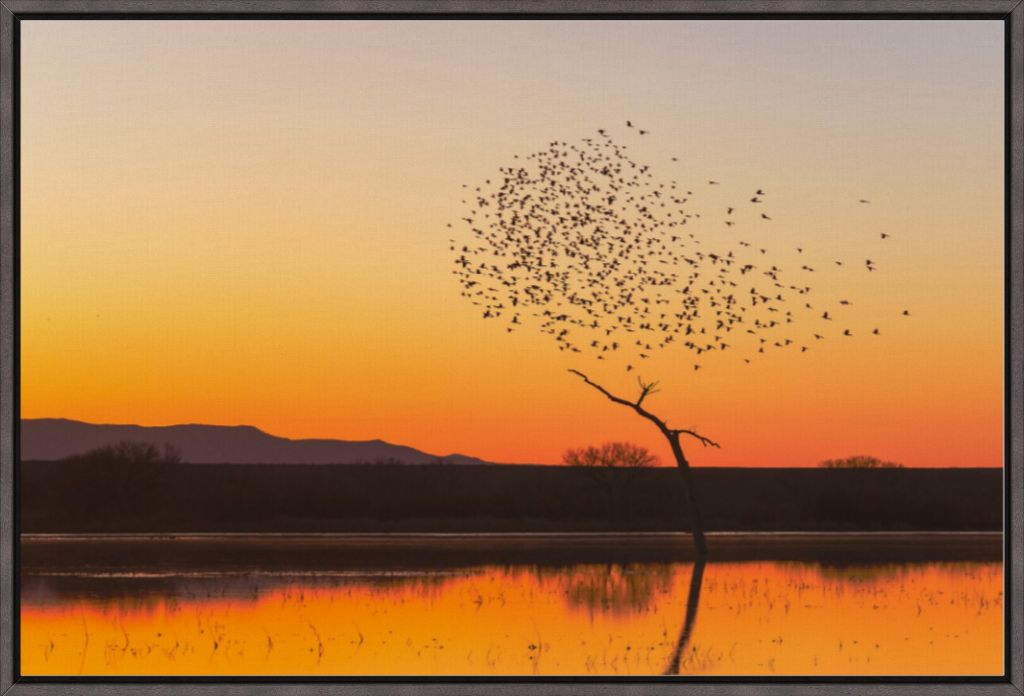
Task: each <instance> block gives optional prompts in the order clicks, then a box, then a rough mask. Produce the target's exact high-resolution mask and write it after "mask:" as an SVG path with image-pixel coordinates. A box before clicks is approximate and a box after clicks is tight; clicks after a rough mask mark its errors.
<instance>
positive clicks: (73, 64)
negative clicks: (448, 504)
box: [21, 21, 1003, 466]
mask: <svg viewBox="0 0 1024 696" xmlns="http://www.w3.org/2000/svg"><path fill="white" fill-rule="evenodd" d="M1002 31H1003V25H1002V23H1000V22H995V21H993V22H981V21H978V22H957V23H952V22H939V21H920V22H918V21H900V22H871V21H865V22H841V23H840V22H835V23H828V22H731V21H730V22H516V23H501V22H423V23H419V22H341V21H339V22H298V21H297V22H292V21H289V22H255V21H250V22H208V23H203V22H169V21H163V22H123V23H119V22H110V23H108V22H100V21H97V22H73V23H72V22H59V21H45V22H44V21H27V22H24V23H23V28H22V59H21V69H22V75H21V85H22V108H21V114H22V149H21V156H22V171H21V174H22V179H21V187H22V190H21V193H22V201H21V203H22V207H21V222H22V228H21V234H22V237H21V245H22V246H21V263H22V269H21V270H22V275H21V284H22V314H21V321H22V363H21V364H22V383H21V384H22V415H23V416H24V417H27V418H34V417H68V418H76V419H81V420H86V421H92V422H118V423H125V422H131V423H140V424H146V425H157V424H171V423H181V422H203V423H218V424H242V423H244V424H251V425H255V426H257V427H260V428H262V429H264V430H266V431H268V432H271V433H273V434H277V435H283V436H288V437H338V438H347V439H372V438H381V439H385V440H388V441H391V442H396V443H402V444H407V445H411V446H415V447H418V448H420V449H423V450H426V451H429V452H432V453H437V454H447V453H451V452H461V453H465V454H472V455H475V456H479V457H483V458H486V459H490V460H495V461H509V462H542V463H547V462H556V461H558V459H559V456H560V454H561V452H562V451H563V450H564V449H565V448H567V447H570V446H580V445H584V444H590V443H595V442H599V441H604V440H609V439H629V440H634V441H636V442H640V443H642V444H645V445H648V446H651V447H653V448H655V449H656V451H657V452H658V453H659V454H661V455H662V457H666V456H667V451H666V449H665V448H664V447H663V445H662V443H660V442H659V440H658V436H657V433H656V432H655V431H654V430H653V429H652V428H651V426H650V425H649V424H648V423H646V422H643V421H641V420H639V419H638V418H636V417H635V416H633V415H631V414H629V413H628V412H626V411H624V410H623V409H622V408H621V407H617V406H614V405H612V404H610V403H608V402H606V401H604V400H603V399H602V398H601V397H600V396H599V395H597V394H596V393H594V392H592V391H590V390H589V389H587V388H586V387H585V386H584V385H582V384H580V383H579V382H578V381H576V380H575V379H574V378H572V377H571V376H570V375H568V374H567V372H566V369H567V368H569V367H576V368H579V369H583V370H586V371H589V372H591V373H593V376H594V377H595V378H597V379H600V380H601V381H602V382H604V383H606V384H607V386H608V387H609V388H611V389H614V390H617V391H622V392H624V393H628V392H629V391H630V390H631V389H632V388H633V386H634V385H633V382H632V380H631V379H628V378H626V376H625V375H624V374H622V373H621V371H617V370H612V369H611V368H610V367H606V368H605V369H604V370H602V369H601V367H602V365H601V364H600V363H596V364H595V363H593V362H591V361H586V360H584V359H579V360H576V361H574V360H572V359H569V358H568V357H567V356H566V355H565V354H564V353H560V352H559V351H558V350H557V349H556V346H555V344H554V342H553V341H551V340H550V339H549V337H548V336H544V335H541V334H539V333H537V332H529V331H521V332H518V333H515V334H507V333H506V332H505V331H504V328H503V327H501V326H499V325H497V324H492V323H489V322H484V321H481V319H480V314H479V312H478V311H477V309H476V308H475V307H473V306H472V305H470V304H469V303H468V302H466V301H465V300H464V298H462V297H460V296H459V289H460V288H459V285H458V283H457V281H456V280H455V278H454V277H453V276H452V275H451V273H450V271H451V267H452V266H451V256H450V253H449V251H448V244H447V239H448V236H449V234H448V233H449V230H447V229H446V227H445V225H446V224H447V223H448V222H449V221H452V220H455V219H457V218H458V216H459V213H460V212H461V210H462V207H461V205H460V203H459V201H460V200H461V197H462V192H461V185H462V183H465V182H479V181H481V180H483V179H484V178H487V177H490V176H493V175H494V174H495V173H496V172H497V169H498V167H502V166H507V165H509V164H510V163H511V158H512V156H513V155H514V154H517V153H529V152H533V151H535V150H537V149H540V148H543V147H544V146H545V145H546V144H547V143H548V142H549V141H550V140H552V139H556V138H557V139H563V140H572V141H577V140H579V139H580V138H583V137H588V136H590V135H592V134H593V131H594V130H595V129H596V128H599V127H606V128H612V127H613V126H615V125H616V124H621V123H623V122H624V120H625V119H626V118H630V119H632V120H634V121H635V122H637V123H641V124H644V125H646V126H647V127H648V128H650V130H651V131H652V134H653V135H652V137H651V138H649V139H648V140H647V141H645V142H643V143H640V142H636V143H633V142H631V143H630V147H631V148H633V149H632V150H631V151H632V152H633V156H634V157H636V158H637V159H641V160H643V161H646V162H649V163H651V165H652V167H654V168H655V169H656V171H658V172H659V174H662V173H663V175H664V176H666V177H672V178H678V179H679V180H680V181H681V182H695V183H694V184H693V185H694V186H696V184H697V183H700V182H703V181H705V180H707V179H709V178H714V179H716V180H719V181H721V182H722V186H721V187H720V190H716V191H715V193H714V196H712V195H711V193H710V192H706V193H705V192H704V191H701V192H700V193H699V196H702V197H703V198H701V199H700V200H701V201H704V202H706V204H707V205H718V204H724V203H728V202H729V201H731V200H732V198H731V197H736V196H744V195H746V194H747V193H748V192H750V191H752V190H754V189H756V188H758V187H766V188H768V189H769V193H770V194H771V210H772V213H773V218H774V219H775V225H774V227H773V228H772V230H771V232H770V233H769V232H767V231H765V232H751V234H752V235H761V236H760V237H756V238H757V241H759V242H761V243H764V244H766V245H772V246H773V247H774V248H779V249H791V248H793V247H795V246H796V245H797V244H800V245H802V246H803V247H805V248H806V251H805V257H806V258H807V259H809V260H811V261H813V262H815V263H817V262H821V263H828V261H829V260H830V259H831V258H833V257H834V256H835V257H837V258H853V259H857V258H861V256H860V255H861V254H864V255H870V257H871V258H873V259H875V261H876V262H877V263H878V265H879V269H880V270H879V272H878V273H875V274H871V276H870V277H868V274H866V273H864V272H863V271H862V270H861V269H852V268H851V269H848V270H842V271H841V272H840V271H836V272H833V273H831V274H829V275H828V276H824V274H823V277H821V278H819V279H818V283H819V286H820V289H821V291H822V292H823V293H825V294H827V295H830V296H833V297H838V296H849V297H850V299H852V300H854V301H855V309H856V312H851V313H850V315H849V323H848V325H849V326H850V327H851V328H852V329H853V331H854V333H855V337H854V338H853V339H848V340H845V341H832V342H823V343H822V345H820V346H815V350H813V351H810V352H808V353H806V354H802V355H800V354H794V353H788V354H786V353H779V354H776V355H771V356H769V357H768V358H766V359H764V360H762V361H760V362H759V363H758V364H755V365H753V366H745V365H744V364H743V363H742V360H741V359H740V357H739V356H738V355H732V356H730V355H729V354H727V353H726V354H722V355H718V356H715V359H708V360H706V361H704V362H703V369H702V370H701V371H700V372H699V373H696V374H695V373H694V372H693V371H692V360H690V356H689V355H688V354H686V355H684V354H683V353H685V351H682V350H679V351H678V352H674V351H672V350H666V351H664V352H663V353H661V354H660V355H658V356H656V357H655V359H653V360H651V361H650V365H645V366H644V368H643V372H642V374H643V375H644V376H645V377H648V378H650V379H660V380H661V382H662V386H663V391H662V393H660V394H658V395H657V396H654V397H652V398H651V401H650V402H649V406H650V407H651V408H652V409H653V410H655V411H656V412H658V413H660V414H662V415H663V416H664V417H665V418H666V419H668V420H669V421H670V423H672V424H675V425H677V426H679V427H693V428H696V429H698V430H700V431H701V432H702V433H704V434H706V435H708V436H711V437H713V438H715V439H716V440H718V441H719V442H721V443H722V445H723V447H722V449H721V450H720V451H707V450H700V449H698V448H699V445H696V444H694V446H693V447H691V448H690V455H691V460H692V461H693V463H694V464H695V465H697V466H716V465H740V466H813V465H815V464H816V463H817V462H819V461H820V460H822V459H826V458H832V457H837V456H844V455H849V454H856V453H864V454H872V455H876V456H879V457H883V458H886V459H892V460H896V461H899V462H903V463H904V464H906V465H907V466H1000V465H1001V463H1002V437H1003V435H1002V413H1003V411H1002V409H1003V400H1002V376H1003V372H1002V370H1003V367H1002V365H1003V351H1002V345H1003V323H1002V321H1003V292H1002V288H1003V284H1002V283H1003V281H1002V270H1003V265H1002V264H1003V243H1002V239H1003V215H1002V210H1003V208H1002V206H1003V178H1002V165H1003V160H1002V157H1003V120H1002V119H1003V112H1002V104H1003V73H1002V65H1003V63H1002V51H1003V39H1002ZM612 130H613V131H614V128H612ZM669 155H673V156H676V155H678V156H679V159H680V161H679V162H676V163H673V162H671V161H670V159H669ZM860 198H866V199H870V200H871V205H869V206H865V205H859V204H858V203H857V200H858V199H860ZM879 231H886V232H889V233H891V234H892V235H893V237H892V239H891V240H889V241H887V242H886V244H885V246H880V245H879V244H878V232H879ZM707 233H709V234H710V231H709V232H707ZM716 233H717V232H716ZM782 260H783V261H795V259H793V258H790V257H788V256H786V255H785V254H783V256H782ZM904 307H907V308H910V309H912V312H913V316H912V317H910V318H902V317H900V316H899V312H900V311H901V310H902V309H903V308H904ZM874 326H878V327H880V328H881V329H882V334H883V335H882V336H880V337H877V338H868V337H866V336H864V334H865V333H866V332H869V331H870V329H871V328H873V327H874Z"/></svg>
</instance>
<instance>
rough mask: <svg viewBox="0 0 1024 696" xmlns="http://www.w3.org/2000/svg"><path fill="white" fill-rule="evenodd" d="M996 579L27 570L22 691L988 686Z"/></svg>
mask: <svg viewBox="0 0 1024 696" xmlns="http://www.w3.org/2000/svg"><path fill="white" fill-rule="evenodd" d="M1002 588H1003V577H1002V565H1001V564H1000V563H987V562H964V563H910V564H884V565H866V564H858V565H850V566H828V565H822V564H818V563H804V562H774V561H756V562H711V563H707V564H706V565H705V564H696V565H695V564H693V563H642V564H626V565H623V564H612V565H607V564H583V565H573V566H566V567H559V568H553V567H536V566H522V565H514V566H486V567H479V568H470V569H465V570H459V571H451V572H444V571H435V570H430V571H404V572H393V571H388V572H372V571H344V572H335V573H330V572H327V573H325V572H316V573H309V574H305V575H302V574H295V573H289V572H281V571H277V572H265V573H259V572H257V573H245V574H233V573H223V572H209V573H202V572H200V573H188V574H175V573H158V574H151V575H149V576H138V575H128V574H109V573H107V574H95V575H86V576H83V575H81V574H69V573H43V574H36V575H29V576H27V577H25V578H24V582H23V591H22V614H21V618H22V624H21V630H22V673H23V674H26V675H76V674H93V675H97V674H118V675H144V674H146V675H174V674H178V675H182V674H189V675H214V674H217V675H244V674H252V675H258V674H278V675H282V674H297V675H342V674H349V675H373V674H409V675H417V674H419V675H441V674H452V675H454V674H477V675H516V674H525V675H530V674H539V675H543V674H572V675H658V674H682V675H868V674H878V675H897V674H905V675H915V674H916V675H923V674H929V675H955V674H969V675H992V674H1001V673H1002V659H1003V658H1002V651H1003V642H1002V618H1003V592H1002Z"/></svg>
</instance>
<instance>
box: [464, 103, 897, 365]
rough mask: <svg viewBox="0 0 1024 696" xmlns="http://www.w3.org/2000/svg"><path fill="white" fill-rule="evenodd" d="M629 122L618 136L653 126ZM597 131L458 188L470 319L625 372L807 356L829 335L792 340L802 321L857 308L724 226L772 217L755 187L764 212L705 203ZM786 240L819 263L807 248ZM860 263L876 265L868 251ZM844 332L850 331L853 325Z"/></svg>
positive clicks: (804, 269)
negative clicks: (664, 361)
mask: <svg viewBox="0 0 1024 696" xmlns="http://www.w3.org/2000/svg"><path fill="white" fill-rule="evenodd" d="M624 121H625V124H626V128H627V129H628V130H625V131H624V132H625V133H626V134H627V135H632V137H634V138H635V137H637V135H647V134H648V131H646V130H644V129H639V128H637V127H636V126H635V124H634V123H633V122H632V120H625V119H624ZM620 123H621V121H620ZM596 132H597V134H598V135H599V136H601V137H583V138H581V139H580V140H578V141H573V142H570V141H566V140H552V141H549V142H548V143H547V144H546V145H545V146H543V147H540V148H538V149H537V150H536V151H535V152H532V153H529V154H524V153H520V154H517V155H514V156H513V158H512V159H513V160H514V161H512V163H511V164H510V165H509V166H504V167H500V168H499V169H498V172H497V176H492V177H491V178H489V179H484V182H483V183H482V184H481V185H480V186H479V187H469V186H468V185H467V184H463V188H467V189H469V190H467V191H464V192H463V195H465V196H466V197H465V202H464V205H465V206H466V208H467V210H466V213H465V214H464V215H463V216H462V217H461V218H459V219H460V220H461V222H460V223H457V225H458V226H459V228H460V229H461V230H462V238H459V234H460V232H459V231H458V230H456V231H453V232H452V233H451V234H452V236H455V237H456V238H457V239H456V240H452V241H451V242H450V249H451V251H452V252H453V254H454V259H453V260H454V267H453V269H452V271H451V272H452V273H453V274H454V275H455V276H456V277H457V279H458V281H459V283H460V285H461V292H462V295H463V296H465V297H466V298H468V300H469V301H470V302H471V303H472V304H473V305H475V306H477V307H478V308H479V310H480V315H478V316H482V317H484V318H485V319H487V320H488V321H492V322H498V323H500V324H503V325H504V327H505V328H506V330H507V331H511V330H512V329H513V328H515V329H517V330H518V329H521V328H525V327H527V326H529V327H531V328H535V329H537V330H538V331H540V332H541V333H544V334H546V335H548V336H550V337H551V338H552V339H553V340H554V342H555V343H556V344H557V347H558V349H559V350H560V351H563V352H564V353H565V354H566V355H577V354H586V355H590V356H593V357H595V358H596V359H600V360H604V361H606V362H609V363H614V364H616V365H617V366H619V367H620V369H621V368H622V367H624V368H625V371H626V372H633V371H635V370H636V369H637V368H636V366H637V365H640V364H644V365H646V364H649V363H648V362H640V363H638V362H637V361H638V360H639V361H649V360H651V359H652V358H653V352H654V351H655V350H669V349H672V350H677V351H679V350H686V351H689V352H690V353H692V354H694V355H695V356H702V357H701V361H700V362H699V363H696V362H695V363H693V364H694V370H695V371H697V370H700V369H701V367H702V366H704V365H706V362H705V358H707V357H708V356H716V355H718V354H723V353H734V352H738V353H741V357H742V358H743V359H744V361H745V362H749V361H750V360H751V359H752V358H754V357H757V356H758V355H763V354H765V353H767V352H770V351H772V350H797V349H799V352H800V353H803V352H806V351H807V345H806V344H807V342H808V340H809V339H811V337H812V336H813V340H815V341H822V340H824V339H825V336H824V335H823V334H820V333H808V334H805V335H804V336H800V335H799V333H796V334H794V333H793V332H794V331H796V332H798V331H799V329H800V327H802V326H803V324H802V323H801V319H802V318H804V317H806V318H807V319H809V320H814V319H817V318H818V317H820V319H821V320H825V321H832V320H833V316H832V314H831V312H832V311H835V308H836V307H837V306H849V305H852V304H853V303H852V302H851V301H850V300H847V299H839V298H835V297H834V295H831V294H830V293H826V294H822V290H819V289H817V288H815V287H814V285H815V284H814V283H813V281H809V280H806V279H807V278H810V277H811V276H810V275H808V274H809V273H810V272H813V271H814V270H815V269H814V268H813V267H812V266H810V265H807V264H804V265H801V266H797V265H793V266H791V267H787V266H788V264H787V263H786V261H785V255H783V256H780V257H776V256H775V253H774V250H772V249H770V245H768V244H764V245H761V244H757V243H756V242H755V243H754V244H752V243H751V242H750V241H743V240H736V239H734V238H731V234H730V233H729V232H727V231H726V230H723V229H722V223H723V222H724V223H725V226H726V228H727V229H730V230H731V228H732V227H733V225H736V224H740V225H741V224H742V223H743V222H744V221H745V220H746V219H748V218H747V216H749V215H750V213H751V212H752V211H756V212H757V215H756V216H754V218H755V219H761V220H767V221H771V220H773V216H772V215H769V212H770V210H767V211H766V212H761V209H767V204H766V203H765V200H766V198H765V196H766V194H765V189H764V188H758V189H756V191H755V193H754V195H753V196H752V197H750V199H749V203H750V204H756V205H759V206H761V209H752V208H751V207H750V205H749V204H747V203H745V202H743V200H742V197H741V198H740V201H739V202H737V201H736V200H733V201H732V202H731V203H729V204H728V205H724V206H721V207H720V206H719V205H717V204H716V205H712V206H708V205H706V204H705V203H704V202H703V201H702V200H701V194H695V193H694V187H693V186H692V184H691V185H687V184H686V182H684V181H680V180H678V179H675V178H672V177H671V176H669V175H666V174H665V173H664V172H660V171H658V169H657V167H656V166H652V165H651V164H649V163H646V162H643V161H640V160H638V159H637V158H635V157H634V156H633V155H632V154H631V151H630V150H629V148H628V145H626V144H622V143H620V142H619V141H618V139H617V137H613V134H612V133H611V132H609V131H607V130H606V129H604V128H599V129H596ZM677 159H678V158H677V157H672V161H677ZM705 181H707V183H708V185H711V186H715V187H719V186H721V187H722V189H725V190H727V188H726V187H725V186H722V182H720V181H719V180H717V179H705ZM467 194H468V195H467ZM723 211H724V215H723V214H722V212H723ZM725 218H728V219H725ZM712 224H713V225H714V226H713V227H711V226H709V225H712ZM777 225H785V222H783V221H780V222H778V223H777ZM773 229H779V228H778V227H777V226H773ZM711 230H715V231H714V232H712V231H711ZM744 236H746V235H744ZM882 238H883V239H886V238H888V235H887V234H886V233H882ZM749 239H750V238H748V240H749ZM790 248H796V250H797V253H798V254H801V255H802V256H801V258H804V257H807V258H813V257H814V251H815V250H814V249H813V248H811V247H810V246H808V245H807V244H801V245H800V246H795V247H790ZM805 252H806V253H805ZM812 263H813V261H812ZM834 263H835V266H834V267H840V266H843V263H844V262H843V261H841V260H835V261H834ZM865 266H866V267H867V269H868V270H869V271H876V270H877V267H876V266H875V264H874V261H872V260H870V259H869V260H866V261H865ZM819 270H821V269H819ZM814 275H815V276H818V275H827V274H825V273H821V274H819V273H815V274H814ZM812 296H813V297H812ZM904 316H909V311H907V310H904ZM845 318H846V312H845V311H844V319H845ZM875 332H878V329H875V331H874V332H872V333H875ZM843 335H844V336H853V334H852V331H851V330H850V329H845V330H844V331H843ZM875 335H880V334H879V333H875ZM802 338H803V339H805V340H801V339H802Z"/></svg>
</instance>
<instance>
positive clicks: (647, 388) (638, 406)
mask: <svg viewBox="0 0 1024 696" xmlns="http://www.w3.org/2000/svg"><path fill="white" fill-rule="evenodd" d="M569 372H571V373H573V374H574V375H577V376H578V377H580V378H581V379H582V380H583V381H584V382H586V383H587V384H589V385H590V386H592V387H593V388H594V389H596V390H597V391H599V392H601V393H602V394H604V395H605V396H606V397H607V398H608V399H609V400H611V401H614V402H615V403H617V404H621V405H623V406H627V407H629V408H631V409H633V410H634V411H636V412H637V413H639V414H640V415H641V416H643V417H644V418H646V419H647V420H649V421H651V422H652V423H654V424H655V425H657V426H658V429H659V430H661V431H662V432H663V433H664V434H665V435H668V436H679V435H689V436H690V437H692V438H694V439H696V440H698V441H699V442H700V444H702V445H704V446H705V447H719V448H720V445H719V444H718V443H717V442H715V441H714V440H712V439H711V438H709V437H704V436H703V435H701V434H700V433H698V432H696V431H695V430H677V429H673V428H669V427H668V425H666V424H665V421H663V420H661V419H660V418H658V417H657V416H656V415H654V414H653V413H651V412H650V411H648V410H647V409H645V408H644V407H643V403H644V399H646V398H647V397H648V396H650V395H651V394H654V393H657V391H658V389H657V387H658V383H657V382H644V381H643V380H642V379H639V378H638V381H639V383H640V396H639V397H638V398H637V400H636V401H630V400H629V399H624V398H622V397H621V396H616V395H615V394H612V393H611V392H610V391H608V390H607V389H605V388H604V387H602V386H601V385H600V384H598V383H597V382H594V381H592V380H591V379H590V378H589V377H587V376H586V375H585V374H583V373H582V372H580V371H579V370H572V369H570V370H569Z"/></svg>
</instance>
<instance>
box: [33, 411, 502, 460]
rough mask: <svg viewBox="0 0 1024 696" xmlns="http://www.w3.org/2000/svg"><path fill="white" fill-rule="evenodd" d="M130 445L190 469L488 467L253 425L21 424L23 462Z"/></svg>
mask: <svg viewBox="0 0 1024 696" xmlns="http://www.w3.org/2000/svg"><path fill="white" fill-rule="evenodd" d="M124 440H131V441H135V442H152V443H154V444H156V445H161V446H162V445H163V444H165V443H166V444H169V445H171V446H173V447H174V448H176V449H177V450H178V451H179V452H180V453H181V458H182V460H183V461H186V462H189V463H192V464H218V463H223V464H355V463H373V462H379V461H398V462H401V463H403V464H431V463H434V462H436V461H438V460H439V459H443V460H444V461H445V462H447V463H450V464H488V463H489V462H485V461H483V460H481V459H477V458H475V457H467V456H465V455H461V454H448V455H444V456H438V455H435V454H428V453H427V452H421V451H420V450H418V449H414V448H412V447H405V446H403V445H393V444H391V443H389V442H384V441H383V440H365V441H363V440H358V441H350V440H290V439H288V438H285V437H276V436H274V435H270V434H268V433H265V432H263V431H262V430H260V429H259V428H254V427H253V426H251V425H237V426H226V425H194V424H189V425H166V426H155V427H150V426H142V425H99V424H94V423H83V422H82V421H74V420H67V419H64V418H29V419H23V420H22V421H21V458H22V460H23V461H33V460H48V461H53V460H58V459H64V458H65V457H68V456H71V455H74V454H81V453H83V452H87V451H88V450H91V449H94V448H96V447H101V446H103V445H107V444H112V443H115V442H121V441H124Z"/></svg>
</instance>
